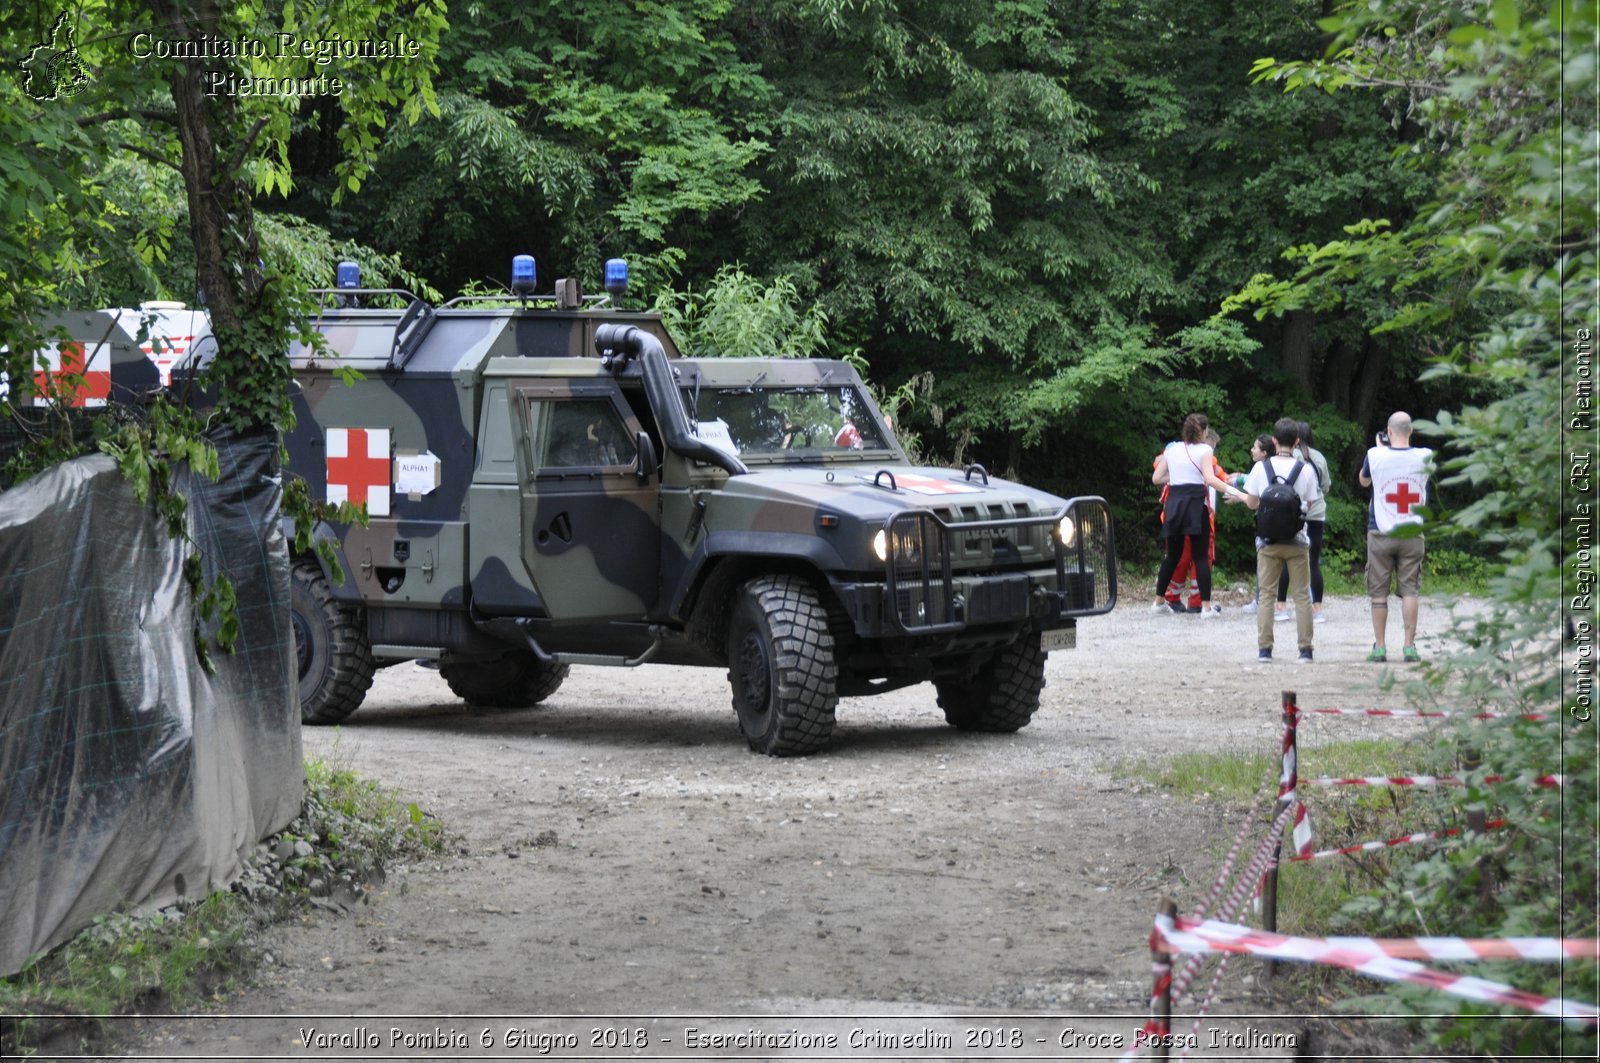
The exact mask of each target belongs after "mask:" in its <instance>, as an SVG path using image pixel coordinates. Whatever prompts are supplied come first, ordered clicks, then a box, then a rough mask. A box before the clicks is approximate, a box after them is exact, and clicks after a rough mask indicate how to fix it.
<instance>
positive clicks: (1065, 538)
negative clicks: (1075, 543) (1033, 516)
mask: <svg viewBox="0 0 1600 1063" xmlns="http://www.w3.org/2000/svg"><path fill="white" fill-rule="evenodd" d="M1056 534H1057V535H1059V536H1060V537H1061V545H1062V546H1071V545H1072V540H1074V539H1076V538H1077V537H1078V526H1077V525H1076V524H1074V523H1072V518H1071V517H1062V518H1061V523H1060V524H1059V525H1057V526H1056Z"/></svg>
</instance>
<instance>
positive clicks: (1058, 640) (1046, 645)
mask: <svg viewBox="0 0 1600 1063" xmlns="http://www.w3.org/2000/svg"><path fill="white" fill-rule="evenodd" d="M1077 645H1078V629H1077V628H1075V627H1058V628H1056V629H1054V630H1053V631H1041V632H1040V633H1039V647H1040V648H1041V649H1042V650H1044V652H1046V653H1049V652H1051V651H1052V650H1071V649H1076V648H1077Z"/></svg>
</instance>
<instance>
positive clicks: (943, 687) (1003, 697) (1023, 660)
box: [933, 631, 1045, 733]
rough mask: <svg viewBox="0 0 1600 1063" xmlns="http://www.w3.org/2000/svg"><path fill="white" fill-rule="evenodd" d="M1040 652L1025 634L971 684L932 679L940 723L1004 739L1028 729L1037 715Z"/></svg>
mask: <svg viewBox="0 0 1600 1063" xmlns="http://www.w3.org/2000/svg"><path fill="white" fill-rule="evenodd" d="M1044 659H1045V652H1044V650H1043V649H1041V648H1040V646H1039V633H1038V632H1037V631H1030V632H1028V633H1027V634H1025V635H1023V636H1022V637H1021V638H1020V639H1018V640H1017V641H1016V642H1013V643H1012V644H1011V645H1009V646H1007V647H1006V648H1005V649H1003V650H1001V651H1000V652H998V653H996V654H995V655H994V656H993V657H991V658H989V660H988V661H987V662H986V663H985V664H984V665H983V667H982V668H979V669H978V673H977V675H975V676H973V677H972V678H971V679H965V680H954V679H936V680H934V684H933V685H934V689H936V690H937V691H938V692H939V707H940V708H941V709H943V710H944V718H945V722H946V723H948V724H949V725H950V726H951V727H954V728H956V729H957V730H961V731H991V732H1000V733H1009V732H1012V731H1020V730H1021V729H1022V728H1024V727H1026V726H1028V722H1029V721H1030V720H1032V719H1033V714H1034V713H1036V712H1038V711H1039V692H1040V691H1041V690H1043V689H1044Z"/></svg>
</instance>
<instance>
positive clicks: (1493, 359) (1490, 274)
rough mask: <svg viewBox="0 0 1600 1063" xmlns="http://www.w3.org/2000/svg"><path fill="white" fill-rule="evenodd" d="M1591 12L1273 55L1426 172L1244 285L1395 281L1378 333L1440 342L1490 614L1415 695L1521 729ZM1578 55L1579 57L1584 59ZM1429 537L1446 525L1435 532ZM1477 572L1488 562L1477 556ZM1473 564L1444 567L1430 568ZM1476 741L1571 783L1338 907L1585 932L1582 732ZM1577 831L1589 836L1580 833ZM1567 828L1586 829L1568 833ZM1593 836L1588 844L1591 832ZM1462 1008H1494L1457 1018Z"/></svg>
mask: <svg viewBox="0 0 1600 1063" xmlns="http://www.w3.org/2000/svg"><path fill="white" fill-rule="evenodd" d="M1596 20H1597V13H1596V11H1595V10H1594V8H1593V6H1592V5H1589V4H1581V3H1577V2H1575V0H1570V2H1569V0H1558V2H1557V3H1555V4H1552V5H1549V6H1540V7H1535V6H1533V5H1521V4H1517V3H1513V2H1511V0H1496V2H1495V3H1494V4H1492V5H1489V6H1483V5H1479V6H1478V7H1476V8H1473V9H1470V10H1469V9H1464V8H1462V7H1460V6H1459V5H1451V4H1445V3H1442V2H1435V0H1379V2H1375V3H1362V4H1349V5H1346V6H1343V7H1341V8H1340V9H1339V11H1338V12H1337V13H1336V14H1335V15H1334V16H1333V17H1331V18H1329V19H1327V20H1325V22H1324V23H1323V25H1324V28H1326V29H1328V30H1329V31H1330V32H1331V33H1332V34H1333V36H1334V40H1333V44H1332V45H1331V47H1330V49H1329V51H1328V55H1327V57H1326V58H1324V59H1321V60H1311V61H1293V62H1265V61H1264V62H1262V63H1260V64H1258V68H1257V69H1258V74H1259V76H1261V77H1267V78H1272V79H1275V80H1278V81H1281V82H1283V83H1285V84H1287V85H1291V86H1317V87H1320V88H1326V89H1330V90H1331V89H1340V88H1342V89H1372V90H1376V91H1378V92H1381V93H1384V94H1386V96H1387V97H1388V98H1389V100H1390V102H1391V105H1392V106H1393V107H1394V108H1395V109H1396V111H1397V112H1398V113H1403V114H1404V115H1405V116H1406V117H1407V119H1408V120H1409V121H1411V122H1414V123H1415V124H1416V126H1417V128H1418V133H1419V140H1418V143H1417V150H1415V151H1414V152H1413V153H1411V154H1410V155H1408V156H1406V157H1405V158H1404V159H1402V160H1401V165H1404V166H1407V167H1408V168H1412V169H1414V170H1415V171H1416V172H1418V173H1419V174H1422V175H1425V176H1426V177H1427V178H1428V179H1429V181H1430V183H1431V186H1432V192H1431V194H1432V197H1433V198H1432V202H1431V203H1430V204H1429V205H1428V208H1427V209H1426V210H1425V211H1423V212H1421V213H1419V214H1418V215H1417V217H1416V218H1414V219H1413V220H1412V221H1410V222H1409V223H1408V224H1406V225H1404V226H1399V227H1390V226H1386V225H1381V224H1375V223H1368V224H1362V225H1352V226H1351V229H1350V233H1349V236H1350V238H1349V239H1348V240H1341V241H1336V242H1334V243H1330V244H1324V245H1321V246H1317V247H1308V248H1303V249H1301V250H1300V251H1298V252H1297V253H1296V256H1295V258H1296V261H1298V262H1300V263H1301V265H1300V269H1299V272H1298V273H1297V274H1296V275H1295V276H1294V277H1293V278H1292V279H1291V280H1290V281H1287V282H1273V283H1270V284H1267V283H1262V284H1257V285H1253V286H1252V289H1251V290H1250V291H1249V292H1247V293H1246V297H1247V299H1249V300H1251V301H1255V302H1256V303H1257V304H1258V305H1260V306H1262V307H1264V308H1267V309H1274V308H1280V309H1281V308H1284V307H1289V306H1296V305H1304V304H1305V303H1306V302H1307V301H1323V302H1334V301H1338V300H1340V299H1342V298H1345V297H1346V295H1347V294H1348V293H1349V292H1351V291H1352V290H1354V291H1361V290H1369V289H1371V288H1373V287H1374V286H1379V287H1382V288H1383V289H1384V290H1386V291H1388V292H1389V293H1391V296H1392V300H1391V304H1390V309H1389V314H1388V316H1387V319H1386V321H1385V322H1384V326H1385V327H1386V328H1388V329H1390V330H1392V331H1411V332H1421V331H1423V330H1425V331H1426V332H1428V333H1432V334H1433V335H1434V337H1435V339H1436V342H1437V340H1438V339H1443V340H1444V341H1445V343H1444V345H1443V347H1442V348H1436V349H1438V350H1439V357H1438V358H1437V359H1436V361H1435V364H1434V365H1433V366H1432V367H1431V368H1430V369H1429V371H1428V376H1429V377H1430V378H1433V379H1438V380H1448V381H1451V382H1453V384H1454V386H1455V387H1457V389H1458V393H1460V394H1463V395H1465V396H1467V397H1468V398H1469V401H1467V402H1466V403H1464V404H1463V405H1462V406H1461V408H1459V409H1453V410H1445V411H1442V412H1441V413H1440V414H1439V415H1438V416H1437V417H1436V418H1435V419H1434V420H1433V421H1432V422H1426V421H1425V422H1421V423H1419V426H1418V427H1419V429H1420V430H1422V431H1424V432H1427V433H1430V434H1432V435H1435V436H1437V437H1440V438H1443V439H1444V440H1446V441H1447V443H1448V444H1449V446H1448V448H1447V449H1446V450H1445V452H1444V454H1443V456H1442V460H1440V462H1439V469H1440V473H1441V476H1440V479H1441V481H1442V483H1443V485H1445V486H1446V487H1447V488H1449V487H1455V488H1457V489H1459V490H1462V491H1465V492H1467V495H1466V497H1467V499H1468V500H1467V501H1466V502H1465V503H1464V504H1460V505H1457V506H1455V507H1453V508H1451V507H1447V508H1446V510H1445V512H1443V513H1440V514H1438V517H1439V518H1440V519H1439V520H1438V522H1437V524H1436V525H1435V526H1434V527H1430V531H1429V545H1430V554H1434V550H1435V543H1436V542H1438V543H1440V544H1441V545H1448V547H1450V548H1455V549H1459V545H1458V544H1465V543H1472V544H1474V545H1475V546H1479V547H1483V548H1487V550H1488V551H1489V556H1488V559H1487V565H1486V571H1487V582H1488V589H1489V593H1490V595H1491V596H1492V597H1493V598H1494V600H1495V605H1494V608H1493V609H1492V610H1489V611H1478V612H1469V613H1466V614H1464V615H1462V616H1461V617H1459V618H1458V619H1457V621H1456V623H1455V627H1454V630H1453V635H1454V636H1455V637H1456V638H1457V639H1458V640H1459V641H1460V642H1461V644H1462V645H1463V646H1464V649H1463V650H1462V651H1461V652H1457V653H1453V654H1451V655H1450V656H1449V657H1447V658H1445V659H1442V660H1440V661H1438V662H1435V663H1434V664H1433V665H1430V666H1429V667H1428V669H1427V671H1426V672H1425V677H1424V679H1423V680H1422V681H1420V682H1419V683H1417V684H1415V690H1414V693H1415V694H1416V695H1417V696H1418V697H1433V698H1439V697H1441V696H1443V692H1445V691H1448V692H1449V696H1450V698H1451V699H1452V701H1453V703H1455V704H1458V705H1459V704H1465V705H1468V706H1474V707H1481V708H1487V709H1498V710H1502V711H1513V712H1519V711H1520V712H1526V711H1532V710H1535V709H1537V710H1542V711H1549V710H1550V709H1551V708H1552V707H1553V706H1560V707H1561V708H1562V709H1563V710H1565V709H1566V708H1567V707H1568V706H1567V705H1565V704H1564V703H1563V701H1562V693H1563V684H1562V672H1561V662H1560V644H1559V635H1558V634H1557V631H1556V630H1555V626H1554V625H1553V624H1552V615H1553V610H1552V603H1555V602H1558V601H1560V600H1561V564H1560V558H1561V557H1562V556H1563V553H1564V551H1567V550H1570V549H1571V548H1572V545H1573V544H1572V541H1571V540H1570V539H1569V536H1570V535H1571V534H1572V532H1571V531H1570V530H1568V529H1566V528H1565V527H1564V526H1563V524H1562V506H1561V484H1562V483H1563V482H1564V472H1565V470H1563V469H1562V468H1561V465H1560V462H1559V459H1558V453H1557V451H1556V450H1555V449H1554V448H1553V447H1551V446H1548V445H1547V441H1550V440H1554V439H1556V438H1559V436H1560V433H1561V410H1562V402H1561V393H1560V384H1559V381H1560V376H1561V369H1562V366H1561V362H1562V357H1563V353H1564V351H1565V346H1566V342H1567V340H1568V338H1569V334H1570V333H1571V332H1572V331H1573V330H1575V329H1576V327H1577V326H1578V325H1579V324H1582V325H1585V326H1588V325H1590V324H1591V321H1590V318H1589V314H1590V313H1591V311H1592V306H1591V305H1590V303H1589V300H1590V299H1591V298H1592V292H1593V290H1594V288H1595V286H1596V283H1597V279H1600V274H1597V271H1596V246H1595V241H1596V211H1597V209H1600V204H1596V202H1595V201H1594V199H1593V197H1590V196H1581V195H1580V196H1577V197H1576V198H1572V197H1566V196H1563V182H1564V181H1568V180H1572V179H1574V178H1577V179H1579V180H1582V181H1591V180H1592V177H1593V175H1594V174H1595V173H1596V172H1597V171H1600V145H1597V143H1596V140H1595V138H1594V135H1593V130H1592V129H1590V128H1587V127H1585V126H1583V125H1582V124H1569V123H1568V122H1567V121H1566V120H1565V117H1564V116H1565V115H1566V114H1569V113H1570V114H1590V113H1592V111H1593V109H1594V106H1595V82H1594V77H1593V57H1592V49H1590V48H1589V45H1590V44H1591V43H1592V40H1593V36H1594V32H1595V28H1596ZM1579 54H1583V55H1585V56H1586V57H1587V58H1585V59H1584V60H1583V61H1580V62H1572V61H1570V60H1569V57H1570V56H1575V55H1579ZM1435 528H1436V529H1437V531H1435ZM1472 556H1476V554H1474V555H1472ZM1462 557H1463V555H1461V554H1456V553H1453V550H1452V551H1451V552H1447V551H1444V550H1441V551H1439V552H1438V553H1437V554H1434V561H1435V563H1436V564H1439V565H1441V566H1442V565H1444V564H1449V563H1451V562H1453V561H1455V562H1458V563H1460V559H1461V558H1462ZM1585 724H1586V726H1585V728H1584V729H1583V730H1578V731H1573V732H1568V731H1567V728H1568V727H1569V726H1571V724H1569V723H1567V722H1565V721H1564V722H1562V723H1559V724H1556V725H1553V726H1552V725H1546V726H1544V727H1534V726H1532V725H1515V726H1511V727H1503V728H1495V729H1491V728H1473V729H1463V730H1462V732H1461V733H1460V734H1459V735H1458V736H1457V743H1458V746H1459V748H1460V750H1461V756H1462V759H1464V760H1466V761H1467V762H1469V763H1482V764H1483V765H1484V767H1483V768H1482V769H1479V770H1478V771H1477V772H1476V773H1475V774H1474V775H1473V776H1472V777H1473V778H1481V776H1482V775H1483V774H1488V773H1493V774H1496V775H1503V776H1507V777H1509V778H1512V779H1516V780H1519V782H1521V783H1525V782H1526V780H1527V779H1530V778H1532V777H1534V776H1537V775H1543V774H1552V773H1559V774H1563V775H1564V776H1565V777H1566V779H1567V785H1566V786H1565V787H1564V788H1563V789H1562V790H1561V791H1560V792H1559V796H1552V795H1551V794H1550V793H1549V792H1546V791H1540V790H1537V789H1533V788H1528V787H1526V786H1524V785H1508V786H1503V787H1492V788H1491V787H1487V786H1482V785H1473V786H1470V787H1468V789H1467V790H1466V793H1465V794H1464V795H1448V794H1446V795H1440V797H1439V801H1441V802H1442V803H1444V804H1445V805H1446V806H1447V807H1444V808H1441V810H1440V812H1439V814H1440V815H1441V816H1445V815H1448V816H1450V817H1452V818H1460V816H1461V813H1462V810H1463V808H1475V809H1484V810H1489V811H1494V812H1503V813H1504V814H1505V816H1506V818H1508V819H1509V820H1510V821H1511V824H1512V826H1511V828H1510V829H1509V830H1508V831H1506V832H1502V833H1499V834H1494V835H1486V836H1482V837H1476V838H1469V839H1467V840H1466V841H1464V842H1462V843H1461V844H1460V845H1455V846H1449V847H1446V848H1443V849H1440V850H1439V851H1437V852H1435V853H1432V854H1430V855H1427V856H1425V857H1418V858H1416V859H1414V860H1411V861H1407V862H1404V863H1402V864H1401V865H1400V866H1399V867H1398V868H1397V870H1396V872H1395V874H1394V875H1393V877H1392V878H1391V879H1390V880H1389V881H1388V882H1386V883H1385V884H1384V886H1383V888H1382V889H1380V890H1379V891H1377V892H1376V893H1375V894H1374V895H1373V896H1372V897H1371V898H1370V899H1367V900H1364V901H1361V902H1359V903H1355V904H1352V905H1351V906H1349V907H1348V908H1347V914H1349V915H1350V916H1352V917H1356V918H1359V919H1360V920H1362V925H1363V927H1364V931H1363V932H1375V933H1386V932H1388V933H1446V934H1463V935H1466V936H1506V935H1532V936H1571V935H1574V934H1576V935H1589V934H1593V933H1594V924H1595V904H1594V896H1595V882H1596V869H1595V864H1594V852H1593V847H1592V845H1587V844H1582V845H1579V844H1569V843H1570V841H1571V839H1572V838H1573V837H1588V836H1589V833H1590V831H1591V829H1592V825H1593V822H1594V818H1595V815H1596V808H1595V805H1596V798H1595V794H1596V786H1597V781H1596V778H1595V764H1594V741H1593V734H1592V731H1589V730H1588V728H1589V727H1592V724H1589V723H1587V721H1585ZM1580 824H1581V826H1580ZM1573 830H1576V831H1578V832H1581V833H1578V834H1577V835H1574V834H1570V833H1565V832H1567V831H1573ZM1591 840H1592V839H1591ZM1484 973H1485V975H1486V976H1488V977H1497V976H1498V977H1502V978H1504V980H1507V981H1509V982H1511V983H1512V984H1514V985H1516V986H1518V987H1519V988H1525V989H1531V990H1533V991H1535V992H1547V993H1548V992H1556V991H1558V990H1560V989H1561V988H1562V983H1563V982H1564V989H1565V993H1566V995H1569V996H1573V997H1577V998H1579V999H1583V998H1588V999H1593V997H1594V995H1595V991H1596V982H1595V977H1596V976H1595V971H1594V968H1593V965H1579V966H1576V967H1569V968H1567V969H1566V970H1565V971H1564V972H1562V973H1558V972H1553V971H1551V970H1550V969H1549V968H1532V967H1526V966H1523V967H1511V968H1509V969H1507V970H1504V971H1500V972H1496V971H1494V970H1492V969H1491V970H1488V971H1485V972H1484ZM1380 1006H1381V1007H1383V1008H1384V1009H1385V1010H1393V1009H1396V1008H1398V1009H1400V1010H1402V1011H1406V1012H1410V1013H1414V1014H1425V1013H1429V1012H1437V1011H1440V1010H1442V1009H1441V1002H1440V1000H1439V998H1438V997H1436V996H1433V995H1429V996H1427V997H1426V998H1424V997H1422V996H1421V995H1420V994H1419V993H1417V992H1414V991H1411V990H1404V989H1394V990H1390V991H1388V992H1386V993H1385V995H1384V1000H1383V1002H1382V1004H1381V1005H1380ZM1458 1010H1459V1011H1460V1013H1461V1014H1463V1015H1465V1014H1482V1013H1483V1012H1484V1009H1482V1008H1479V1007H1477V1006H1475V1005H1460V1006H1459V1007H1458ZM1423 1025H1424V1028H1425V1029H1426V1030H1427V1032H1428V1034H1429V1037H1430V1040H1431V1042H1432V1043H1434V1044H1439V1045H1446V1046H1449V1047H1452V1048H1461V1049H1463V1050H1470V1051H1472V1052H1475V1053H1517V1054H1526V1053H1542V1052H1560V1051H1565V1050H1569V1049H1573V1048H1576V1050H1578V1051H1580V1052H1588V1053H1592V1052H1593V1049H1594V1042H1593V1039H1592V1033H1591V1034H1589V1035H1587V1036H1583V1035H1576V1034H1573V1033H1572V1032H1571V1031H1569V1030H1567V1029H1566V1028H1565V1027H1562V1026H1560V1025H1557V1024H1552V1023H1550V1022H1548V1021H1547V1020H1542V1019H1529V1018H1524V1017H1522V1016H1520V1015H1518V1016H1515V1017H1508V1018H1507V1019H1505V1020H1503V1021H1500V1022H1495V1023H1484V1022H1456V1021H1454V1020H1445V1021H1442V1022H1441V1021H1437V1020H1425V1021H1424V1023H1423Z"/></svg>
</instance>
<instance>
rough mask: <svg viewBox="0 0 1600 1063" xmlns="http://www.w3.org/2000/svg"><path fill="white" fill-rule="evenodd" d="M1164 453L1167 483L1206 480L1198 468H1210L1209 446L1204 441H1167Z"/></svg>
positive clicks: (1197, 482)
mask: <svg viewBox="0 0 1600 1063" xmlns="http://www.w3.org/2000/svg"><path fill="white" fill-rule="evenodd" d="M1165 454H1166V456H1167V482H1168V483H1169V484H1172V485H1174V486H1177V485H1180V484H1203V483H1205V482H1206V478H1205V475H1204V474H1203V473H1201V471H1200V470H1201V469H1209V468H1211V448H1210V447H1209V446H1207V445H1206V444H1204V443H1168V444H1167V449H1166V451H1165Z"/></svg>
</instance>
